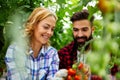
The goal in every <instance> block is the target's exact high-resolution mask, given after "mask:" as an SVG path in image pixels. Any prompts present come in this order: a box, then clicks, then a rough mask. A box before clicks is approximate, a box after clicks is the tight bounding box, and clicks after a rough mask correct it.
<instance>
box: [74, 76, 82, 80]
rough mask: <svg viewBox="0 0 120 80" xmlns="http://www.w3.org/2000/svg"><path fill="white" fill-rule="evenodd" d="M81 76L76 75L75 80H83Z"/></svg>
mask: <svg viewBox="0 0 120 80" xmlns="http://www.w3.org/2000/svg"><path fill="white" fill-rule="evenodd" d="M81 79H82V78H81V75H75V77H74V80H81Z"/></svg>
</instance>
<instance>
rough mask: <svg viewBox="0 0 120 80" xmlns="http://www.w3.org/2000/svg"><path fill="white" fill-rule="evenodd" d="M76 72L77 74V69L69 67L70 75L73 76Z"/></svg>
mask: <svg viewBox="0 0 120 80" xmlns="http://www.w3.org/2000/svg"><path fill="white" fill-rule="evenodd" d="M75 74H76V70H74V69H72V68H69V69H68V75H71V76H73V75H75Z"/></svg>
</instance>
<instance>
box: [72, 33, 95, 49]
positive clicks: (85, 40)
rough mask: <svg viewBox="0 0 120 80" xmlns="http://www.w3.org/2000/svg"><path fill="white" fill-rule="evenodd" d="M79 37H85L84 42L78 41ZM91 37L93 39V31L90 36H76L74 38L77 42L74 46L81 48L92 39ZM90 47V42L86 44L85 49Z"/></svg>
mask: <svg viewBox="0 0 120 80" xmlns="http://www.w3.org/2000/svg"><path fill="white" fill-rule="evenodd" d="M78 39H83V40H84V42H78ZM91 39H93V37H92V33H91V35H90V36H89V38H87V37H86V36H82V37H76V38H74V42H75V44H74V46H76V47H77V49H78V47H79V48H82V47H83V46H84V45H85V44H86V42H88V41H90V40H91ZM89 47H90V43H89V44H88V45H86V46H85V50H87V49H88V48H89Z"/></svg>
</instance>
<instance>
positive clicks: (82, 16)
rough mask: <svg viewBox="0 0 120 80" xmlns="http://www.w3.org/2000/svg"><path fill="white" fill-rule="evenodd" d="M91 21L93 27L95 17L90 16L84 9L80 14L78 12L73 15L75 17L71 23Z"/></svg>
mask: <svg viewBox="0 0 120 80" xmlns="http://www.w3.org/2000/svg"><path fill="white" fill-rule="evenodd" d="M85 19H87V20H89V21H90V22H91V25H93V20H94V16H90V15H89V12H88V10H86V9H83V10H82V11H80V12H76V13H74V14H73V16H72V17H71V19H70V20H71V21H72V22H74V21H78V20H85Z"/></svg>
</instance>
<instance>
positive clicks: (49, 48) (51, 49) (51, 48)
mask: <svg viewBox="0 0 120 80" xmlns="http://www.w3.org/2000/svg"><path fill="white" fill-rule="evenodd" d="M47 50H48V51H55V52H57V49H56V48H54V47H53V46H48V48H47Z"/></svg>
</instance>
